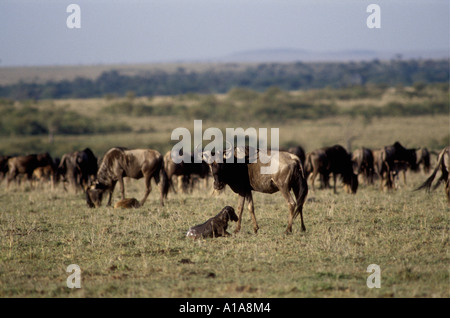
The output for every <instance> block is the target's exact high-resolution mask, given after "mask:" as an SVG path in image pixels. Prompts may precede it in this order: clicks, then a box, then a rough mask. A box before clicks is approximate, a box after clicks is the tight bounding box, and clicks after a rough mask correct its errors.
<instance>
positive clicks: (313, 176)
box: [310, 169, 318, 192]
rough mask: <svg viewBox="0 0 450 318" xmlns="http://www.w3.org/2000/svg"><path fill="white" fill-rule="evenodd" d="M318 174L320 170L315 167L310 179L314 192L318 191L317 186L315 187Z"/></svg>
mask: <svg viewBox="0 0 450 318" xmlns="http://www.w3.org/2000/svg"><path fill="white" fill-rule="evenodd" d="M317 174H318V170H317V169H314V170H313V173H312V175H310V180H311V181H310V182H311V187H312V190H313V192H315V191H316V188H315V187H314V181H315V180H316V177H317Z"/></svg>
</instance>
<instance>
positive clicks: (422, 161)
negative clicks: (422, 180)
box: [415, 148, 431, 174]
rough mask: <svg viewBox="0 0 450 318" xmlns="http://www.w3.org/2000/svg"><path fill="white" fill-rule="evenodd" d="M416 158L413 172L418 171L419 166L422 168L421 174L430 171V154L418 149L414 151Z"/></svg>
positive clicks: (426, 150)
mask: <svg viewBox="0 0 450 318" xmlns="http://www.w3.org/2000/svg"><path fill="white" fill-rule="evenodd" d="M416 157H417V169H416V170H415V171H419V169H420V166H422V168H423V172H424V173H426V174H428V173H429V172H430V169H431V164H430V152H429V151H428V149H427V148H419V149H417V150H416Z"/></svg>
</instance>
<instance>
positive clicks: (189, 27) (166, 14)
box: [0, 0, 450, 67]
mask: <svg viewBox="0 0 450 318" xmlns="http://www.w3.org/2000/svg"><path fill="white" fill-rule="evenodd" d="M72 3H74V4H78V5H79V7H80V9H81V12H80V22H81V24H80V26H81V28H72V29H70V28H68V27H67V24H66V20H67V18H68V17H69V15H70V14H71V13H67V12H66V9H67V7H68V6H69V5H70V4H72ZM372 3H375V4H378V5H379V7H380V9H381V13H380V19H381V20H380V21H381V23H380V25H381V28H378V29H377V28H372V29H370V28H368V27H367V23H366V20H367V17H368V16H369V15H370V14H371V13H368V12H366V9H367V6H368V5H369V4H372ZM449 3H450V1H448V0H421V1H419V0H408V1H406V0H382V1H377V0H339V1H333V0H303V1H300V0H220V1H219V0H150V1H143V0H141V1H137V0H90V1H87V0H69V1H66V0H40V1H36V0H34V1H33V0H1V1H0V67H2V66H32V65H80V64H83V65H90V64H117V63H153V62H175V61H202V60H214V59H220V58H222V57H226V56H229V55H231V54H234V53H236V52H242V51H251V50H263V49H264V50H265V49H299V50H307V51H313V52H329V51H332V52H333V51H340V50H374V51H389V52H396V53H399V54H401V53H403V52H407V51H424V50H444V51H445V50H448V49H449V41H450V40H449V38H450V30H449V15H450V9H449V6H450V4H449Z"/></svg>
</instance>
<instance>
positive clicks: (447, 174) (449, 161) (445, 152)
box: [416, 146, 450, 207]
mask: <svg viewBox="0 0 450 318" xmlns="http://www.w3.org/2000/svg"><path fill="white" fill-rule="evenodd" d="M439 169H440V170H441V176H440V177H439V179H438V181H437V182H436V184H435V185H434V187H433V190H435V189H436V188H437V187H438V186H439V185H440V184H441V182H442V181H444V182H445V194H446V195H447V203H448V206H449V207H450V146H447V147H445V148H444V149H442V151H441V152H440V153H439V156H438V164H437V166H436V168H434V170H433V173H432V174H431V175H430V176H429V177H428V179H427V180H425V182H424V183H423V184H422V185H421V186H419V187H418V188H417V189H416V190H420V189H427V191H430V188H431V184H432V183H433V180H434V178H435V177H436V174H437V172H438V170H439Z"/></svg>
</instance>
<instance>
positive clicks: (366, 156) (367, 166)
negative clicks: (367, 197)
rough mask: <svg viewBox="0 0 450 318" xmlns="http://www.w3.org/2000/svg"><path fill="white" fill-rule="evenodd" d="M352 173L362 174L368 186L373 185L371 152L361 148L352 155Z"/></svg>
mask: <svg viewBox="0 0 450 318" xmlns="http://www.w3.org/2000/svg"><path fill="white" fill-rule="evenodd" d="M352 162H353V172H354V173H356V174H358V175H359V174H362V175H363V177H364V180H365V182H366V183H368V184H373V174H374V167H373V153H372V150H370V149H368V148H365V147H362V148H358V149H356V150H355V151H354V152H353V153H352Z"/></svg>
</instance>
